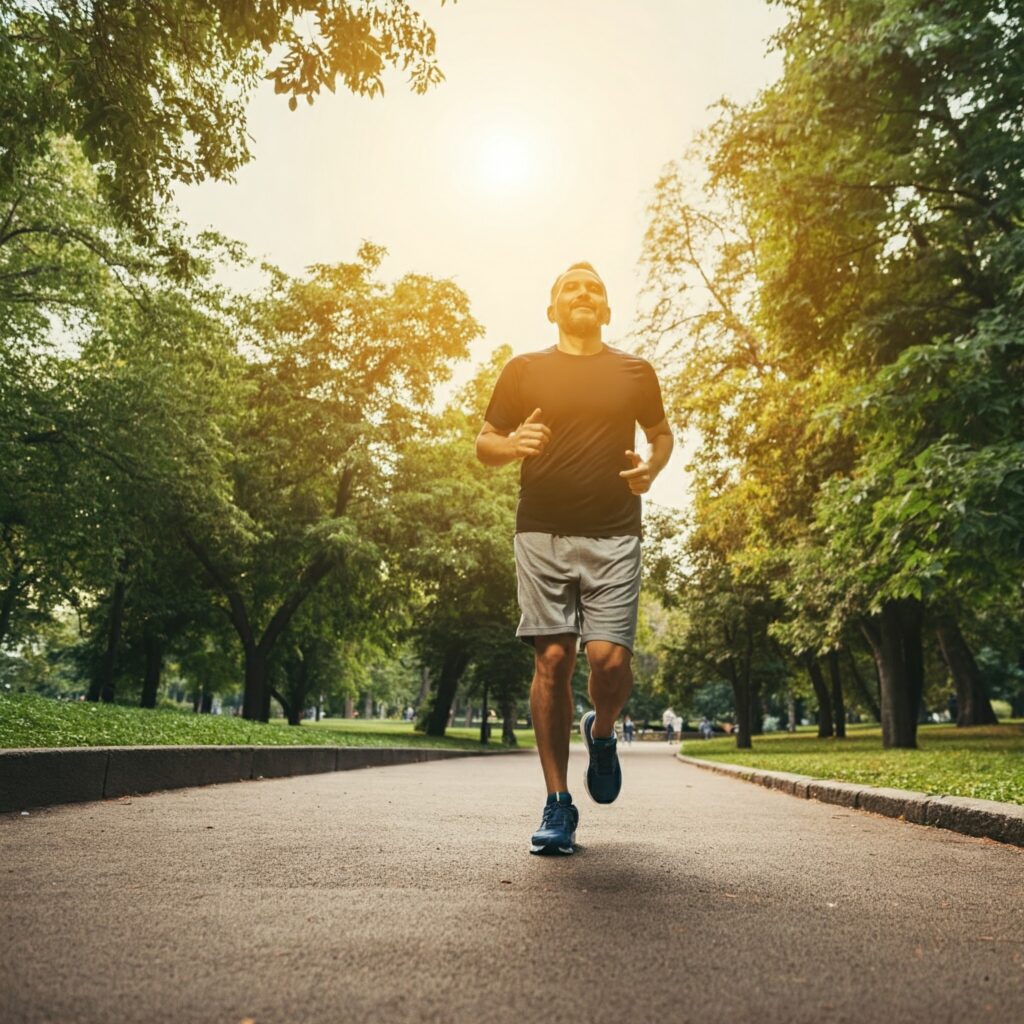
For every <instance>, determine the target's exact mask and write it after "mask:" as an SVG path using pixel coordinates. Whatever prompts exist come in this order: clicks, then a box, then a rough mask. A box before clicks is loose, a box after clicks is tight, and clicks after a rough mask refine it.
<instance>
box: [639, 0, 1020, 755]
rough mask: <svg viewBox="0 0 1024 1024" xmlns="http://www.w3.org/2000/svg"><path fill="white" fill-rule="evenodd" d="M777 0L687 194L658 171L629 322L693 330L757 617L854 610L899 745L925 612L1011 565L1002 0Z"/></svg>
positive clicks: (1008, 16)
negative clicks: (644, 318) (648, 294)
mask: <svg viewBox="0 0 1024 1024" xmlns="http://www.w3.org/2000/svg"><path fill="white" fill-rule="evenodd" d="M782 6H784V7H785V8H786V9H787V11H788V12H789V21H788V23H787V25H786V26H785V27H784V29H783V30H782V31H781V32H780V33H779V35H778V37H777V39H776V44H777V45H778V46H779V47H780V48H781V49H782V51H783V54H784V58H785V63H784V71H783V74H782V76H781V78H780V79H779V81H778V82H777V83H776V84H774V85H773V86H771V87H770V88H768V89H766V90H764V91H763V92H762V93H761V94H760V95H759V96H758V98H757V99H756V100H755V101H754V102H753V103H751V104H749V105H748V106H746V107H742V108H740V107H735V106H730V105H728V104H725V105H724V106H723V110H722V115H721V117H720V119H719V121H718V122H717V123H716V125H715V126H713V128H712V129H711V130H710V131H709V132H708V133H706V134H705V136H704V139H703V142H702V148H701V150H700V155H701V157H702V160H703V163H704V165H705V166H706V168H707V188H706V190H705V195H704V196H703V198H702V200H701V202H702V203H703V206H701V205H700V204H699V203H698V204H695V203H693V202H687V201H686V200H685V197H682V196H681V194H680V191H679V185H678V179H673V177H672V176H671V175H669V176H668V177H667V178H666V179H665V180H663V182H662V183H661V185H660V186H659V200H658V201H657V202H656V204H655V207H654V210H653V217H652V227H651V231H650V232H649V236H648V247H649V253H650V262H651V266H652V280H656V281H662V280H665V281H667V282H668V284H667V287H666V286H664V285H662V286H661V290H660V291H659V292H658V293H657V295H658V301H656V302H655V303H654V305H653V307H652V308H653V314H654V315H653V316H652V325H651V332H652V333H653V335H654V336H655V337H657V336H659V335H658V332H657V329H658V328H665V329H667V330H668V332H669V334H670V335H671V336H673V337H678V336H679V335H680V333H682V332H683V331H684V330H685V331H686V332H687V335H688V336H689V337H690V338H692V339H694V340H693V342H692V343H691V345H690V348H689V349H688V350H687V351H686V355H685V358H684V360H683V365H684V366H686V367H687V368H688V369H689V368H690V367H692V366H694V365H696V367H697V368H698V369H697V372H696V373H693V374H691V375H690V377H691V379H692V380H693V382H694V383H695V385H696V386H695V387H693V388H692V389H691V391H690V394H691V396H692V397H691V398H689V399H687V401H686V406H687V407H689V408H692V409H694V410H695V413H696V416H697V425H698V426H700V427H701V428H702V431H703V433H704V436H705V445H704V447H703V448H702V450H701V452H700V453H699V454H698V457H697V460H696V467H697V469H698V472H701V473H703V479H704V480H705V481H706V482H707V486H708V488H709V492H710V493H711V494H712V496H713V497H714V501H712V502H710V503H708V504H707V505H706V506H705V507H706V509H707V510H708V511H709V512H715V513H716V514H718V518H719V521H723V522H728V521H729V520H728V518H727V517H723V516H722V515H720V514H719V513H721V512H722V511H724V510H726V509H729V510H731V511H732V512H733V514H734V517H738V518H739V519H740V521H741V522H742V524H743V526H742V527H741V529H740V531H739V532H740V533H741V534H742V539H741V541H740V543H739V544H738V545H736V546H734V547H731V548H729V549H728V550H729V551H730V552H731V554H730V555H729V556H728V558H729V560H730V561H731V562H732V563H734V564H736V565H738V566H743V567H745V568H746V569H747V570H748V571H750V570H756V571H758V572H759V573H760V575H761V578H762V579H767V580H770V581H772V582H773V586H774V591H775V593H776V595H777V596H778V597H779V598H781V599H783V605H784V609H785V615H784V619H783V621H782V622H780V623H777V624H776V627H774V629H775V632H776V635H779V636H783V637H784V636H786V632H785V630H783V631H782V632H780V631H779V629H780V627H786V628H788V629H789V630H790V631H791V632H790V636H792V631H794V630H795V631H796V632H798V633H799V634H801V639H802V643H801V644H798V645H796V646H795V647H794V649H795V650H811V651H813V652H814V653H816V654H822V655H825V654H827V652H828V651H831V650H835V649H837V647H838V646H840V645H841V644H843V643H846V642H848V638H849V635H850V633H851V631H852V630H853V629H858V630H861V631H863V633H864V634H865V636H866V637H867V638H868V640H869V641H870V643H871V647H872V650H873V653H874V655H875V658H876V662H877V665H878V672H879V677H880V680H881V688H882V693H881V698H882V699H881V708H880V713H881V717H882V725H883V738H884V742H885V744H886V745H887V746H913V745H914V743H915V734H916V722H917V716H918V703H919V700H920V696H921V694H922V692H923V689H924V679H923V671H924V664H925V657H924V651H923V648H922V636H923V633H922V624H923V622H924V621H925V618H926V617H927V616H928V615H930V614H931V613H932V611H933V610H934V611H935V613H936V614H940V613H941V614H945V610H946V609H947V608H948V606H949V604H950V601H951V599H952V597H953V595H954V594H957V593H959V594H960V595H966V594H970V595H971V599H972V600H974V601H980V600H984V599H985V595H986V594H987V593H989V592H991V591H992V589H993V588H995V589H996V590H998V589H1000V587H1001V586H1002V581H1004V580H1007V579H1012V578H1014V574H1016V576H1017V577H1018V578H1019V556H1020V547H1019V543H1018V541H1019V537H1020V536H1021V535H1022V533H1024V529H1022V527H1024V520H1021V518H1020V507H1019V487H1020V482H1021V477H1020V473H1019V466H1020V464H1021V463H1020V456H1021V449H1020V441H1021V418H1020V415H1019V404H1018V403H1017V401H1016V399H1017V397H1018V396H1019V395H1020V393H1021V388H1020V383H1021V382H1020V379H1019V373H1020V359H1019V338H1020V329H1019V325H1020V320H1021V310H1020V299H1021V296H1022V294H1024V291H1022V289H1021V287H1020V280H1021V253H1022V251H1024V250H1022V248H1021V246H1020V244H1019V237H1020V236H1019V225H1020V212H1021V210H1022V205H1024V194H1022V189H1021V186H1020V182H1021V174H1020V169H1021V161H1022V157H1021V151H1020V146H1019V137H1020V134H1021V128H1022V113H1021V109H1020V106H1019V103H1018V102H1017V100H1016V97H1018V96H1019V95H1020V90H1021V85H1022V77H1021V76H1022V72H1021V70H1020V66H1019V61H1017V60H1016V56H1015V55H1016V45H1015V40H1016V39H1017V38H1018V36H1019V32H1020V29H1021V13H1020V11H1019V9H1018V8H1017V7H1016V6H1015V5H1012V4H1007V3H998V4H996V5H994V6H993V5H990V4H980V3H973V4H966V5H958V6H956V7H955V8H954V7H951V6H949V5H936V4H922V3H915V2H910V0H874V2H869V3H864V4H861V5H857V6H856V7H854V8H851V7H850V6H849V5H848V4H841V3H839V2H837V0H825V2H822V3H816V4H813V5H807V4H803V3H796V2H792V3H790V2H786V3H783V5H782ZM709 258H710V261H709ZM666 270H667V272H668V273H667V274H664V273H659V271H666ZM695 288H696V289H697V291H698V293H699V295H701V296H703V299H698V300H697V301H694V298H693V293H694V289H695ZM702 302H703V304H702ZM953 392H956V394H955V395H954V394H953ZM705 528H706V527H705ZM1011 538H1013V539H1012V540H1011Z"/></svg>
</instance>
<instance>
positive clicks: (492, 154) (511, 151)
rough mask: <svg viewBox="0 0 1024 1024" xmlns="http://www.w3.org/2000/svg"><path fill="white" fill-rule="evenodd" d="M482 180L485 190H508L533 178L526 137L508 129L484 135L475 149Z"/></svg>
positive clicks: (532, 164) (520, 186)
mask: <svg viewBox="0 0 1024 1024" xmlns="http://www.w3.org/2000/svg"><path fill="white" fill-rule="evenodd" d="M477 167H478V170H479V174H480V180H481V183H482V184H483V185H484V186H485V187H486V188H488V189H491V190H494V191H500V192H507V191H510V190H512V189H518V188H522V187H523V186H524V185H526V184H527V183H528V182H529V180H530V179H531V178H532V177H533V173H534V170H535V161H534V159H533V156H532V153H531V151H530V147H529V146H528V145H527V143H526V140H525V139H524V138H523V137H522V136H520V135H515V134H513V133H512V132H509V131H494V132H492V133H490V134H488V135H485V136H484V137H483V138H482V139H481V140H480V143H479V149H478V150H477Z"/></svg>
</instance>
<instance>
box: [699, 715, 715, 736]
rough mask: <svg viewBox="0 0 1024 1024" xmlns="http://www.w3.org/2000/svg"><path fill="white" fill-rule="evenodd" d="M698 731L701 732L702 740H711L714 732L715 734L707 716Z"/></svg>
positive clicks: (701, 721) (702, 720)
mask: <svg viewBox="0 0 1024 1024" xmlns="http://www.w3.org/2000/svg"><path fill="white" fill-rule="evenodd" d="M698 729H699V730H700V738H701V739H702V740H709V739H711V734H712V732H714V730H713V729H712V728H711V723H710V722H709V721H708V719H707V715H705V716H704V717H703V718H702V719H701V720H700V725H699V726H698Z"/></svg>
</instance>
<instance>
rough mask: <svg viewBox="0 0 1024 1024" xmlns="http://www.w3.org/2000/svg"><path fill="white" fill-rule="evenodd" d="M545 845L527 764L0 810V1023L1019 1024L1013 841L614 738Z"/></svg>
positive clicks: (1022, 969) (493, 760)
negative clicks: (620, 778) (615, 769)
mask: <svg viewBox="0 0 1024 1024" xmlns="http://www.w3.org/2000/svg"><path fill="white" fill-rule="evenodd" d="M623 762H624V772H625V784H624V787H623V792H622V795H621V797H620V798H619V800H618V802H617V803H616V804H614V805H613V806H610V807H597V806H595V805H593V804H591V803H590V802H589V800H588V799H587V797H586V794H585V792H584V790H583V786H582V781H581V779H582V773H583V756H582V753H581V752H580V751H579V750H576V751H574V754H573V759H572V765H571V777H572V778H573V780H580V781H579V782H578V783H577V782H576V781H574V783H573V784H574V786H575V791H576V792H575V795H576V799H577V803H578V805H579V807H580V811H581V822H580V828H579V832H578V836H577V838H578V840H579V842H580V844H581V845H580V849H579V851H578V853H577V854H576V855H574V856H572V857H563V858H553V857H535V856H530V854H529V853H528V852H527V849H528V840H529V836H530V833H531V832H532V831H533V829H534V828H535V827H536V825H537V823H538V821H539V817H540V806H541V803H542V799H543V793H542V791H541V787H540V774H539V768H538V766H537V763H536V759H535V757H534V756H533V755H532V754H522V755H513V756H492V757H488V758H481V759H475V758H473V759H460V760H453V761H439V762H433V763H427V764H417V765H410V766H407V767H389V768H377V769H367V770H362V771H353V772H341V773H335V774H331V775H314V776H304V777H300V778H290V779H280V780H274V781H261V782H242V783H235V784H231V785H223V786H211V787H207V788H204V789H190V790H178V791H174V792H168V793H157V794H152V795H149V796H144V797H135V798H130V799H128V798H124V799H121V800H111V801H105V802H102V803H93V804H82V805H73V806H66V807H56V808H50V809H46V810H42V811H36V812H33V813H31V814H30V815H28V816H23V815H19V814H11V815H4V816H2V817H0V872H2V875H3V886H2V893H0V895H2V912H0V1019H2V1020H3V1021H4V1022H7V1024H14V1022H22V1021H53V1022H57V1021H60V1022H62V1024H66V1022H75V1021H90V1022H103V1024H120V1022H134V1021H145V1022H147V1024H152V1022H154V1021H176V1022H189V1024H192V1022H194V1024H204V1022H208V1021H209V1022H227V1024H238V1022H241V1021H255V1022H256V1024H290V1022H306V1021H315V1022H320V1021H323V1022H331V1024H337V1022H346V1021H373V1022H380V1024H391V1022H405V1021H431V1022H433V1021H457V1022H463V1021H465V1022H478V1021H479V1022H491V1021H496V1022H497V1021H516V1022H520V1021H528V1020H529V1021H543V1022H555V1021H572V1022H574V1024H578V1022H581V1021H597V1022H605V1021H608V1022H616V1024H621V1022H637V1024H639V1022H642V1021H648V1020H652V1019H654V1018H660V1019H662V1020H667V1021H672V1022H695V1024H714V1022H718V1021H723V1022H725V1021H728V1022H729V1024H740V1022H746V1021H751V1022H755V1021H756V1022H757V1024H770V1022H775V1021H778V1022H785V1024H794V1022H803V1021H807V1022H814V1024H821V1022H828V1021H850V1022H857V1024H863V1022H865V1021H868V1022H870V1021H885V1022H887V1024H890V1022H891V1024H903V1022H914V1021H927V1022H928V1024H939V1022H943V1021H950V1022H956V1024H965V1022H975V1021H988V1020H992V1021H999V1022H1001V1024H1002V1022H1016V1021H1024V899H1022V896H1024V851H1022V850H1021V849H1018V848H1014V847H1008V846H1001V845H999V844H997V843H994V842H991V841H987V840H979V839H972V838H968V837H965V836H961V835H958V834H955V833H951V832H945V831H941V830H938V829H929V828H924V827H921V826H916V825H909V824H905V823H903V822H899V821H894V820H891V819H887V818H876V817H874V816H871V815H867V814H863V813H860V812H857V811H846V810H845V809H843V808H838V807H835V806H833V805H826V804H819V803H816V802H814V801H810V800H797V799H794V798H793V797H791V796H787V795H785V794H783V793H778V792H774V791H771V790H766V789H763V788H762V787H760V786H752V785H749V784H747V783H744V782H740V781H737V780H734V779H730V778H725V777H721V776H718V775H713V774H711V773H708V772H702V771H700V770H699V769H696V768H693V767H689V766H686V765H683V764H680V763H679V762H677V761H675V760H674V758H673V757H672V756H671V750H670V748H669V747H668V746H667V745H663V744H650V743H644V744H640V743H637V744H636V745H635V746H634V747H633V748H632V749H629V750H626V751H624V754H623Z"/></svg>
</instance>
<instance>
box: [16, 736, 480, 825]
mask: <svg viewBox="0 0 1024 1024" xmlns="http://www.w3.org/2000/svg"><path fill="white" fill-rule="evenodd" d="M484 753H485V752H484V751H482V750H481V751H480V752H479V753H477V752H476V751H474V750H443V749H438V748H435V747H328V746H309V747H275V746H189V747H185V746H150V747H58V748H25V749H17V750H0V813H3V812H6V811H24V810H29V809H30V808H33V807H48V806H52V805H53V804H69V803H80V802H82V801H86V800H102V799H104V798H110V797H118V796H127V795H129V794H134V793H152V792H155V791H157V790H161V789H184V788H185V787H187V786H209V785H213V784H215V783H220V782H243V781H246V780H249V779H264V778H266V779H269V778H282V777H285V776H289V775H312V774H315V773H318V772H344V771H350V770H351V769H354V768H378V767H382V766H384V765H392V764H416V763H418V762H421V761H439V760H443V759H445V758H450V757H480V756H482V755H483V754H484Z"/></svg>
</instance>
